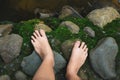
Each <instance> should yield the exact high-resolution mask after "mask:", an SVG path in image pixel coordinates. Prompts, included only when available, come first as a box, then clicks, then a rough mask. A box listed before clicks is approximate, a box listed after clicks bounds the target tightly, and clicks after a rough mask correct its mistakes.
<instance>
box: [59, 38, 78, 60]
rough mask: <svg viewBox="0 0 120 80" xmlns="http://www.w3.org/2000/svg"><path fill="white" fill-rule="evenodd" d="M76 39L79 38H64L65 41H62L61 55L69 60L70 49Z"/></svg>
mask: <svg viewBox="0 0 120 80" xmlns="http://www.w3.org/2000/svg"><path fill="white" fill-rule="evenodd" d="M77 40H79V39H75V40H66V41H65V42H63V43H62V45H61V49H62V52H63V56H64V57H65V59H66V60H69V58H70V55H71V50H72V48H73V45H74V43H75V42H76V41H77Z"/></svg>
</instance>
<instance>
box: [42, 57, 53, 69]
mask: <svg viewBox="0 0 120 80" xmlns="http://www.w3.org/2000/svg"><path fill="white" fill-rule="evenodd" d="M43 61H45V62H46V63H48V64H50V65H51V66H53V67H54V58H51V57H45V58H44V59H43Z"/></svg>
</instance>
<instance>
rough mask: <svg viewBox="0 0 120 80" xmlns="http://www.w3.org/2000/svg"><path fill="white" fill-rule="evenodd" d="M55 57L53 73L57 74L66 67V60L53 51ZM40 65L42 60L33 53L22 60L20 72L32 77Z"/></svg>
mask: <svg viewBox="0 0 120 80" xmlns="http://www.w3.org/2000/svg"><path fill="white" fill-rule="evenodd" d="M53 53H54V55H55V67H54V70H55V73H57V72H59V71H60V70H61V69H62V68H64V67H65V66H66V63H67V62H66V60H65V59H64V58H63V57H62V56H61V55H60V54H59V53H57V52H55V51H53ZM41 63H42V59H41V58H40V57H39V55H38V54H37V53H36V52H35V51H33V53H32V54H31V55H29V56H27V57H24V58H23V61H22V63H21V67H22V70H23V71H24V72H25V73H26V74H28V75H30V76H33V75H34V74H35V72H36V71H37V69H38V68H39V66H40V65H41Z"/></svg>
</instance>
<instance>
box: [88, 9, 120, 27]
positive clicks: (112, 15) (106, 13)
mask: <svg viewBox="0 0 120 80" xmlns="http://www.w3.org/2000/svg"><path fill="white" fill-rule="evenodd" d="M87 17H88V18H89V20H90V21H92V22H93V23H94V25H97V26H99V27H101V28H104V26H105V25H106V24H107V23H110V22H112V21H113V20H115V19H116V18H120V15H119V13H118V12H117V10H115V9H114V8H112V7H105V8H101V9H96V10H93V11H92V12H90V13H89V14H88V16H87Z"/></svg>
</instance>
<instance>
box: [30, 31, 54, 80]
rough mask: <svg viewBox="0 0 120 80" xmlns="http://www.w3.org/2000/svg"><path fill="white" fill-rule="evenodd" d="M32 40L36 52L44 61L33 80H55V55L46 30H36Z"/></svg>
mask: <svg viewBox="0 0 120 80" xmlns="http://www.w3.org/2000/svg"><path fill="white" fill-rule="evenodd" d="M31 38H32V40H31V42H32V44H33V46H34V48H35V51H36V52H37V53H38V54H39V55H40V57H41V58H42V59H43V62H42V64H41V66H40V67H39V69H38V70H37V72H36V74H35V75H34V77H33V80H55V76H54V70H53V68H54V55H53V52H52V49H51V47H50V45H49V43H48V39H47V37H46V34H45V32H44V30H40V31H38V30H36V31H35V32H34V33H33V36H31Z"/></svg>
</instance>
